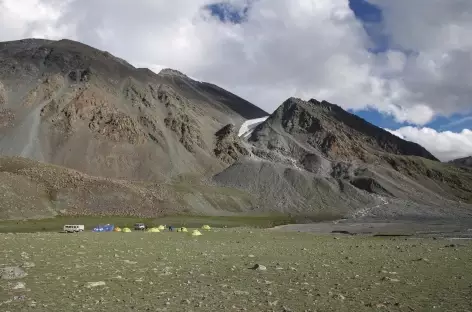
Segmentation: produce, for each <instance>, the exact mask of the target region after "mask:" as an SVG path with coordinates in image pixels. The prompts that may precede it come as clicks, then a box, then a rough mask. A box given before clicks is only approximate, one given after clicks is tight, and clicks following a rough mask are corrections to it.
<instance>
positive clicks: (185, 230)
mask: <svg viewBox="0 0 472 312" xmlns="http://www.w3.org/2000/svg"><path fill="white" fill-rule="evenodd" d="M180 231H181V232H185V233H186V232H188V230H187V228H186V227H181V228H180Z"/></svg>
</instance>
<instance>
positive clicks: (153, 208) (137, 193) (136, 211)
mask: <svg viewBox="0 0 472 312" xmlns="http://www.w3.org/2000/svg"><path fill="white" fill-rule="evenodd" d="M0 191H1V194H2V196H1V197H0V220H1V219H29V218H47V217H53V216H56V215H95V216H107V215H112V216H116V215H128V216H142V217H152V216H162V215H167V214H182V213H192V214H203V215H224V214H227V215H231V214H234V213H244V212H247V211H248V210H249V209H248V207H252V206H254V205H256V200H255V198H254V197H253V196H251V195H249V194H247V193H245V192H242V191H238V190H235V189H228V188H222V187H211V186H204V185H200V184H198V183H193V184H188V183H186V182H185V181H176V182H174V183H165V184H161V183H154V182H136V181H127V180H114V179H108V178H103V177H93V176H90V175H87V174H83V173H81V172H78V171H75V170H72V169H68V168H64V167H59V166H54V165H49V164H43V163H39V162H36V161H32V160H29V159H25V158H19V157H0Z"/></svg>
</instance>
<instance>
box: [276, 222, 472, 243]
mask: <svg viewBox="0 0 472 312" xmlns="http://www.w3.org/2000/svg"><path fill="white" fill-rule="evenodd" d="M272 230H273V231H282V232H310V233H317V234H346V235H375V236H392V237H393V236H411V237H423V238H424V237H432V238H435V239H436V238H450V239H458V240H468V239H472V219H462V220H460V221H458V220H447V219H435V220H422V221H418V220H411V219H410V220H408V219H405V220H381V219H380V220H375V219H368V218H364V219H359V220H354V219H344V220H339V221H331V222H319V223H308V224H287V225H280V226H276V227H275V228H273V229H272Z"/></svg>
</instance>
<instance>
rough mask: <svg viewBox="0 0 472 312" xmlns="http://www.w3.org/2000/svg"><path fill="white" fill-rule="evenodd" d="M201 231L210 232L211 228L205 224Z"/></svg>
mask: <svg viewBox="0 0 472 312" xmlns="http://www.w3.org/2000/svg"><path fill="white" fill-rule="evenodd" d="M202 230H207V231H208V230H211V227H210V226H209V225H207V224H205V225H204V226H202Z"/></svg>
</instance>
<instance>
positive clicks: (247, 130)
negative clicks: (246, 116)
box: [238, 116, 269, 138]
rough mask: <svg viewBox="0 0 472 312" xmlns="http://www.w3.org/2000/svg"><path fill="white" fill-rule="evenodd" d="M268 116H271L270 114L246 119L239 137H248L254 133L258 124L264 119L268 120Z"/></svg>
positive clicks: (240, 129)
mask: <svg viewBox="0 0 472 312" xmlns="http://www.w3.org/2000/svg"><path fill="white" fill-rule="evenodd" d="M267 118H269V116H266V117H262V118H256V119H250V120H246V121H245V122H244V123H243V124H242V125H241V128H239V132H238V136H239V137H243V138H247V137H248V136H249V135H250V134H251V133H252V131H254V129H255V128H256V127H257V126H258V125H260V124H261V123H263V122H264V121H266V119H267Z"/></svg>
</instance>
